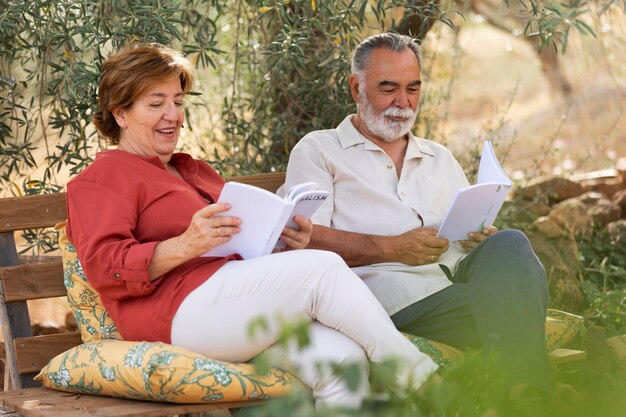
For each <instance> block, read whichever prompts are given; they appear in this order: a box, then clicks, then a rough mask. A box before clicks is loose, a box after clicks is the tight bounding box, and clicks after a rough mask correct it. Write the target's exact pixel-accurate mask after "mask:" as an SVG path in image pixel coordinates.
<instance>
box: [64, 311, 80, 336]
mask: <svg viewBox="0 0 626 417" xmlns="http://www.w3.org/2000/svg"><path fill="white" fill-rule="evenodd" d="M65 328H66V329H67V331H68V332H73V331H76V330H78V325H77V324H76V317H74V313H71V312H68V313H67V314H66V315H65Z"/></svg>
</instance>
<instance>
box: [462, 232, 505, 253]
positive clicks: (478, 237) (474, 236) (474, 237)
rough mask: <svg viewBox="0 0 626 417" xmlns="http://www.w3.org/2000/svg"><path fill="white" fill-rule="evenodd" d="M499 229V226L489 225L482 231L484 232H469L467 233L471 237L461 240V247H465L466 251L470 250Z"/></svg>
mask: <svg viewBox="0 0 626 417" xmlns="http://www.w3.org/2000/svg"><path fill="white" fill-rule="evenodd" d="M497 231H498V228H497V227H495V226H489V227H486V228H485V229H484V230H483V231H482V233H478V232H469V233H468V234H467V236H468V237H469V239H467V240H459V243H460V244H461V247H462V248H463V250H465V252H470V251H471V250H473V249H474V248H475V247H476V246H478V245H479V244H480V242H482V241H483V240H485V239H487V238H488V237H489V236H491V235H493V234H494V233H496V232H497Z"/></svg>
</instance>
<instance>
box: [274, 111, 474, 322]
mask: <svg viewBox="0 0 626 417" xmlns="http://www.w3.org/2000/svg"><path fill="white" fill-rule="evenodd" d="M351 118H352V116H348V117H346V118H345V119H344V121H343V122H341V124H340V125H339V126H338V127H337V128H336V129H330V130H320V131H315V132H312V133H309V134H308V135H306V136H305V137H304V138H302V140H301V141H300V142H299V143H298V144H297V145H296V147H295V148H294V149H293V151H292V152H291V156H290V158H289V165H288V168H287V180H286V184H285V189H287V190H288V189H289V188H290V187H292V186H293V185H295V184H299V183H302V182H306V181H315V182H317V183H318V184H319V189H320V190H327V191H329V192H330V196H329V198H328V199H327V200H326V202H325V203H324V204H323V205H322V207H320V209H319V210H318V211H317V213H316V214H315V215H314V217H313V222H314V223H315V224H320V225H323V226H327V227H331V228H333V229H337V230H344V231H350V232H356V233H363V234H370V235H382V236H395V235H399V234H402V233H404V232H407V231H409V230H412V229H415V228H419V227H434V228H438V227H439V225H440V224H441V222H442V220H443V217H444V216H445V214H446V211H447V210H448V208H449V207H450V205H451V204H452V200H453V199H454V196H455V195H456V193H457V190H458V189H460V188H462V187H466V186H468V185H469V184H468V182H467V179H466V177H465V174H464V173H463V170H462V169H461V167H460V166H459V164H458V162H457V161H456V160H455V159H454V157H453V156H452V154H451V153H450V151H449V150H448V149H446V148H445V147H443V146H442V145H439V144H438V143H436V142H433V141H430V140H426V139H422V138H417V137H415V136H413V135H412V134H409V143H408V146H407V150H406V155H405V157H404V164H403V167H402V172H401V173H400V177H399V178H398V175H397V173H396V167H395V166H394V164H393V162H392V160H391V158H389V156H387V154H386V153H385V152H384V151H383V150H382V149H381V148H380V147H379V146H378V145H376V144H374V143H373V142H371V141H369V140H368V139H367V138H365V137H364V136H363V135H361V134H360V133H359V132H358V131H357V130H356V128H355V127H354V125H353V124H352V122H351ZM464 254H465V252H463V250H462V249H461V248H460V246H458V245H457V244H452V243H451V244H450V249H449V250H448V251H447V252H446V253H444V254H443V256H442V257H441V258H440V259H439V261H438V263H442V264H446V265H447V266H448V267H449V268H450V269H451V270H452V271H454V269H455V268H456V264H457V263H458V261H459V259H460V258H461V257H462V256H463V255H464ZM438 263H435V264H429V265H421V266H409V265H405V264H402V263H379V264H373V265H367V266H361V267H355V268H352V270H353V271H354V272H355V273H356V274H357V275H359V276H360V277H361V278H362V279H363V280H364V282H365V283H366V284H367V286H368V287H369V288H370V290H371V291H372V292H373V293H374V295H375V296H376V297H377V298H378V299H379V301H380V302H381V304H382V305H383V306H384V307H385V309H386V310H387V313H389V314H390V315H391V314H394V313H396V312H398V311H400V310H401V309H402V308H404V307H406V306H408V305H410V304H412V303H414V302H416V301H419V300H421V299H423V298H425V297H428V296H429V295H431V294H434V293H436V292H437V291H440V290H442V289H443V288H445V287H448V286H449V285H451V284H452V283H451V282H450V281H449V280H448V279H447V278H446V275H445V274H444V273H443V271H442V270H441V268H440V267H439V265H438Z"/></svg>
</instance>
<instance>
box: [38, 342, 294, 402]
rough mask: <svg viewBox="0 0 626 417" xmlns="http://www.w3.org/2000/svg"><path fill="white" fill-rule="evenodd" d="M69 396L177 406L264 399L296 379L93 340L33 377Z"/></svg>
mask: <svg viewBox="0 0 626 417" xmlns="http://www.w3.org/2000/svg"><path fill="white" fill-rule="evenodd" d="M35 379H36V380H39V381H41V382H42V383H43V385H44V386H46V387H48V388H51V389H54V390H59V391H66V392H74V393H80V394H94V395H106V396H111V397H120V398H130V399H139V400H151V401H165V402H175V403H205V402H228V401H243V400H264V399H268V398H272V397H276V396H281V395H285V394H288V393H289V392H290V391H291V389H292V388H293V385H294V383H296V379H295V378H294V377H293V376H291V374H289V373H287V372H285V371H282V370H280V369H277V368H268V369H266V370H264V371H263V372H260V371H259V370H258V369H256V368H255V366H254V365H252V364H232V363H225V362H220V361H217V360H213V359H209V358H207V357H205V356H202V355H199V354H197V353H194V352H191V351H189V350H187V349H183V348H180V347H176V346H172V345H168V344H164V343H157V342H151V343H147V342H128V341H121V340H95V341H92V342H89V343H83V344H81V345H79V346H76V347H74V348H72V349H70V350H68V351H66V352H64V353H62V354H60V355H58V356H57V357H55V358H53V359H52V360H51V361H50V363H49V364H48V365H47V366H46V367H45V368H44V369H42V370H41V372H40V373H39V375H37V376H36V377H35Z"/></svg>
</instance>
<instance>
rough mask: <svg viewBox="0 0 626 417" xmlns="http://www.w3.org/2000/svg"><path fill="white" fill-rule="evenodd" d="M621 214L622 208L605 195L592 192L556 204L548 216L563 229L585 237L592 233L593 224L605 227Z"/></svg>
mask: <svg viewBox="0 0 626 417" xmlns="http://www.w3.org/2000/svg"><path fill="white" fill-rule="evenodd" d="M621 214H622V209H621V207H620V206H619V205H617V204H615V203H614V202H612V201H611V200H609V199H608V198H606V195H605V194H603V193H599V192H594V191H591V192H588V193H585V194H582V195H580V196H578V197H576V198H570V199H569V200H565V201H562V202H560V203H558V204H556V205H555V206H554V207H553V208H552V211H550V214H549V215H548V216H549V217H550V219H551V220H552V221H554V222H555V223H556V224H557V225H559V226H561V227H562V228H564V229H566V230H568V231H570V232H573V233H579V234H583V235H585V234H588V233H589V232H591V230H592V228H593V224H592V222H596V223H598V224H599V225H600V226H602V227H604V226H606V225H607V224H609V223H610V222H612V221H615V220H618V219H619V218H620V217H621Z"/></svg>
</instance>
